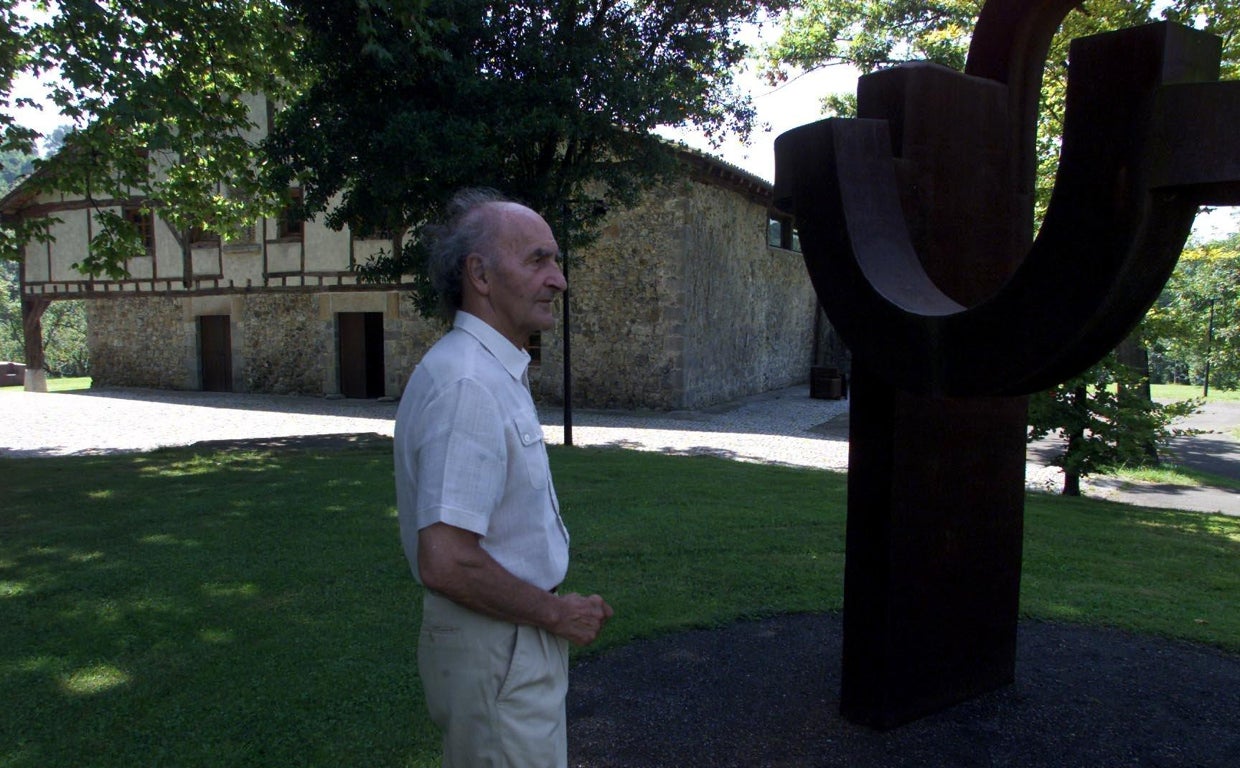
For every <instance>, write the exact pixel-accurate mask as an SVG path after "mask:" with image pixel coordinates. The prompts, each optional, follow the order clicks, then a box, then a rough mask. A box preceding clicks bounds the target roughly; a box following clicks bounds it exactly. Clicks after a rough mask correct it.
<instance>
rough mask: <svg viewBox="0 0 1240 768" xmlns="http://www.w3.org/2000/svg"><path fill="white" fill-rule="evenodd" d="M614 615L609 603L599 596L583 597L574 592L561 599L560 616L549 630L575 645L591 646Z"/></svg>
mask: <svg viewBox="0 0 1240 768" xmlns="http://www.w3.org/2000/svg"><path fill="white" fill-rule="evenodd" d="M614 614H615V611H613V610H612V609H611V606H610V605H608V604H607V601H605V600H604V599H603V598H601V597H599V596H598V595H590V596H589V597H582V596H581V595H579V594H577V593H575V592H574V593H570V594H567V595H564V596H562V597H561V598H560V615H559V616H558V617H557V619H556V621H555V623H554V624H553V625H552V626H550V627H548V630H549V631H550V632H551V634H553V635H559V636H560V637H562V638H564V639H565V640H568V641H569V642H570V643H572V644H573V645H589V644H590V643H592V642H594V641H595V640H596V639H597V638H598V636H599V633H600V632H602V631H603V625H605V624H606V623H607V620H608V619H610V618H611V617H612V616H613V615H614Z"/></svg>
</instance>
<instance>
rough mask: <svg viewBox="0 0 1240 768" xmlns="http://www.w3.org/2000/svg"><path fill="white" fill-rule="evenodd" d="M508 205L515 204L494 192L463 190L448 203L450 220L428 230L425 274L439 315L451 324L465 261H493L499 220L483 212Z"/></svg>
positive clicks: (426, 231)
mask: <svg viewBox="0 0 1240 768" xmlns="http://www.w3.org/2000/svg"><path fill="white" fill-rule="evenodd" d="M509 202H513V201H512V200H510V199H509V198H507V197H505V196H504V195H502V194H500V193H499V192H497V191H495V190H494V189H489V188H485V187H478V188H473V189H463V190H461V191H459V192H457V193H456V194H455V195H453V196H452V199H451V200H450V201H449V202H448V206H447V209H446V210H445V214H446V217H447V220H446V221H445V222H444V223H443V224H436V225H431V226H428V227H426V230H425V234H426V236H427V239H428V247H427V255H426V272H427V276H428V277H429V278H430V281H431V287H432V288H433V289H434V290H435V294H436V295H437V296H438V297H439V313H440V315H442V316H443V318H444V319H445V320H447V321H448V322H452V318H453V316H454V315H455V314H456V311H457V310H458V309H460V308H461V301H462V293H461V291H462V282H463V280H464V272H465V258H466V257H467V256H469V254H471V253H479V254H482V256H483V258H485V259H487V261H488V262H490V260H491V259H492V258H493V257H494V254H493V253H492V250H493V249H492V247H491V246H492V241H493V239H494V236H495V225H496V223H497V221H498V220H499V217H497V216H486V215H482V209H483V208H484V207H485V206H487V205H490V204H492V203H509Z"/></svg>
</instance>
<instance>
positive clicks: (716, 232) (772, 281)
mask: <svg viewBox="0 0 1240 768" xmlns="http://www.w3.org/2000/svg"><path fill="white" fill-rule="evenodd" d="M695 187H696V189H695V190H694V191H695V194H693V195H692V196H690V197H689V199H688V201H687V204H688V211H687V216H686V221H687V223H688V224H687V228H686V230H687V232H686V238H685V240H686V245H685V256H684V260H683V262H682V267H683V270H684V271H683V277H682V284H681V285H682V287H681V290H680V291H678V294H679V295H680V296H682V297H683V302H684V320H683V335H684V346H685V353H684V370H685V378H684V395H683V406H684V407H687V408H697V407H701V406H705V405H711V404H713V403H718V402H723V401H727V400H733V399H736V398H738V397H743V396H745V395H750V394H755V393H758V392H765V391H767V390H771V389H778V388H780V387H787V386H791V385H793V384H798V383H801V382H804V381H807V380H808V379H809V369H810V364H811V358H812V357H813V339H814V311H815V307H816V302H815V298H814V289H813V286H812V285H811V284H810V281H809V275H808V274H807V272H806V270H805V263H804V259H803V258H802V256H801V254H799V253H795V252H793V251H787V250H783V249H780V248H771V247H770V246H768V245H767V209H766V207H765V205H761V204H755V203H753V202H751V201H750V200H748V199H746V198H745V197H743V196H741V195H738V194H734V193H731V192H728V191H726V190H724V189H721V188H719V187H716V186H708V185H702V184H698V185H695Z"/></svg>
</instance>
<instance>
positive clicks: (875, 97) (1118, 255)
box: [775, 0, 1240, 728]
mask: <svg viewBox="0 0 1240 768" xmlns="http://www.w3.org/2000/svg"><path fill="white" fill-rule="evenodd" d="M1076 5H1079V2H1068V1H1063V0H1061V1H1058V2H1055V1H1047V0H1044V1H1042V2H1018V0H1001V1H996V0H992V2H988V3H987V4H986V5H985V7H984V8H983V9H982V12H981V15H980V17H979V20H978V24H977V29H976V32H975V35H974V39H973V44H972V48H971V49H970V53H969V59H968V65H967V69H966V72H964V73H959V72H955V71H953V70H950V69H947V68H943V67H938V66H935V65H929V64H920V65H909V66H903V67H898V68H895V69H892V70H887V71H884V72H878V73H875V74H873V75H870V76H867V77H864V78H862V80H861V82H860V84H859V86H858V113H859V117H858V118H857V119H855V120H825V121H822V122H819V123H814V124H811V125H807V126H803V127H801V128H797V129H795V130H793V131H789V132H788V133H785V134H783V135H782V136H780V137H779V138H778V139H777V141H776V144H775V152H776V178H775V197H776V204H777V205H778V206H780V207H781V208H783V209H784V210H785V211H787V212H789V213H791V214H793V215H794V216H795V217H796V222H797V226H798V227H799V229H800V235H801V243H802V247H803V249H804V254H805V261H806V266H807V267H808V269H809V273H810V277H811V280H812V281H813V284H814V287H815V289H816V291H817V293H818V296H819V298H820V300H821V302H822V304H823V307H824V308H825V310H826V312H827V314H828V316H829V317H830V319H831V322H832V324H833V325H834V326H835V328H836V329H837V330H838V331H839V333H840V335H841V336H842V337H843V338H844V340H845V341H846V342H847V343H848V345H849V347H850V348H851V350H852V353H853V360H854V375H853V381H854V386H853V398H854V399H853V403H852V407H851V428H850V429H851V434H850V443H851V454H850V460H849V475H850V477H849V502H848V540H847V564H846V569H845V605H844V649H843V655H844V660H843V663H844V670H843V672H844V673H843V678H842V680H843V682H842V688H843V690H842V710H843V712H844V714H845V716H847V717H849V718H850V719H853V720H855V721H858V722H862V723H867V724H870V725H874V726H876V727H880V728H886V727H892V726H895V725H899V724H900V723H903V722H907V721H908V720H911V719H914V718H916V717H920V716H922V715H924V714H927V713H929V712H932V711H935V710H937V709H941V708H943V707H945V706H948V705H950V704H952V703H954V702H957V701H961V700H963V699H966V698H969V697H971V696H974V695H976V694H979V693H982V692H985V691H987V690H992V689H994V688H996V687H999V686H1002V685H1005V684H1007V683H1009V682H1011V681H1012V680H1013V679H1014V674H1015V670H1014V664H1015V661H1014V660H1015V643H1016V617H1017V608H1018V596H1019V587H1020V567H1021V539H1022V521H1023V514H1024V496H1023V475H1024V436H1025V429H1026V427H1025V425H1026V405H1027V401H1026V397H1027V395H1028V394H1030V393H1032V392H1036V391H1039V390H1041V389H1045V388H1048V387H1050V386H1053V385H1055V384H1057V383H1058V382H1060V381H1063V380H1065V379H1067V378H1070V377H1071V376H1073V375H1075V374H1077V373H1079V372H1081V371H1083V370H1084V369H1085V368H1087V367H1088V366H1090V365H1092V364H1093V363H1094V362H1096V361H1097V360H1098V359H1100V358H1101V357H1102V356H1103V355H1104V354H1106V352H1108V351H1109V350H1110V349H1112V348H1113V347H1114V346H1115V345H1116V344H1118V343H1119V341H1121V340H1122V339H1123V338H1124V337H1125V336H1126V335H1127V334H1128V333H1129V332H1130V331H1131V329H1132V328H1133V327H1134V326H1135V325H1136V323H1137V322H1138V321H1139V320H1140V318H1141V316H1142V315H1143V314H1144V312H1145V310H1146V309H1148V307H1149V306H1150V304H1152V303H1153V301H1154V300H1155V299H1156V298H1157V296H1158V293H1159V291H1160V290H1161V288H1162V286H1163V284H1164V282H1165V281H1166V279H1167V277H1168V275H1169V274H1170V272H1171V270H1172V268H1173V267H1174V265H1175V261H1176V259H1177V257H1178V255H1179V253H1180V251H1181V250H1182V248H1183V245H1184V242H1185V240H1186V238H1187V236H1188V234H1189V230H1190V228H1191V226H1192V222H1193V217H1194V215H1195V213H1196V210H1197V207H1198V206H1199V205H1202V204H1235V203H1236V202H1237V201H1240V140H1238V137H1237V132H1236V130H1235V125H1236V124H1237V121H1240V83H1230V82H1217V80H1218V72H1219V57H1220V45H1219V42H1218V40H1217V39H1216V38H1214V37H1212V36H1210V35H1206V34H1204V33H1201V32H1197V31H1194V30H1191V29H1188V28H1186V27H1182V26H1178V25H1175V24H1169V23H1162V24H1151V25H1147V26H1143V27H1137V28H1133V29H1127V30H1122V31H1119V32H1114V33H1109V34H1104V35H1098V36H1095V37H1091V38H1086V39H1081V40H1076V41H1073V45H1072V49H1071V60H1070V70H1069V85H1068V93H1067V108H1066V113H1065V128H1064V136H1063V144H1062V154H1061V158H1060V169H1059V175H1058V177H1057V180H1056V185H1055V189H1054V192H1053V195H1052V199H1051V203H1050V207H1049V209H1048V212H1047V214H1046V217H1045V219H1044V221H1043V224H1042V227H1041V229H1040V231H1039V233H1038V236H1037V238H1036V239H1034V238H1033V214H1032V210H1033V208H1032V201H1033V189H1034V171H1035V167H1036V158H1035V154H1034V151H1035V150H1034V144H1033V140H1034V134H1035V130H1036V119H1037V105H1038V92H1039V89H1040V85H1041V74H1042V68H1043V62H1044V59H1045V56H1046V52H1047V50H1048V48H1049V45H1050V40H1051V37H1052V35H1053V34H1054V32H1055V30H1056V29H1057V28H1058V26H1059V24H1060V22H1061V21H1062V20H1063V17H1064V15H1065V14H1066V13H1067V12H1068V11H1069V10H1071V9H1072V8H1073V7H1075V6H1076Z"/></svg>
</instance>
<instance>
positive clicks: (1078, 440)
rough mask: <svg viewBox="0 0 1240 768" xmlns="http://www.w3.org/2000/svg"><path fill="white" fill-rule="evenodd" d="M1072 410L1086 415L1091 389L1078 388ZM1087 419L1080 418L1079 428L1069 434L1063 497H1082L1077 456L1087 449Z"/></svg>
mask: <svg viewBox="0 0 1240 768" xmlns="http://www.w3.org/2000/svg"><path fill="white" fill-rule="evenodd" d="M1070 397H1071V402H1072V410H1073V412H1075V413H1084V409H1085V407H1086V401H1087V400H1088V399H1089V389H1088V388H1087V387H1086V386H1085V385H1083V384H1082V385H1080V386H1078V387H1077V388H1076V389H1075V390H1073V392H1072V394H1071V396H1070ZM1085 420H1086V419H1085V417H1084V416H1081V417H1080V424H1079V426H1075V427H1073V428H1072V430H1071V431H1070V432H1069V433H1068V447H1067V449H1066V450H1065V451H1064V455H1063V495H1064V496H1080V495H1081V471H1080V469H1078V467H1080V462H1078V461H1077V460H1076V459H1077V456H1079V455H1080V453H1081V451H1083V450H1084V449H1085Z"/></svg>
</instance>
